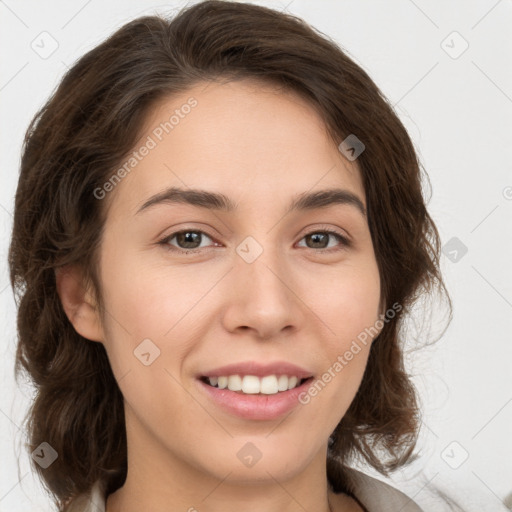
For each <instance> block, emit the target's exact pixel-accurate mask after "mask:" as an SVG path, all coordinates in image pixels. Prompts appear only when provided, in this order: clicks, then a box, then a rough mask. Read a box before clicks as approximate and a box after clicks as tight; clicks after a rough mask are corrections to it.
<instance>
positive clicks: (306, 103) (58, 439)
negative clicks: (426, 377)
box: [9, 1, 446, 512]
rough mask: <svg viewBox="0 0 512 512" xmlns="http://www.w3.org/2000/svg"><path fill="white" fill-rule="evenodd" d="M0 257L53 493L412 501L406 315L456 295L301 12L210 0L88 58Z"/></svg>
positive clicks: (402, 155)
mask: <svg viewBox="0 0 512 512" xmlns="http://www.w3.org/2000/svg"><path fill="white" fill-rule="evenodd" d="M9 256H10V272H11V282H12V285H13V288H14V289H15V290H16V291H17V294H18V300H19V317H18V331H19V345H18V352H17V370H18V371H20V370H21V369H24V370H26V371H27V372H28V374H29V375H30V376H31V378H32V379H33V381H34V383H35V385H36V386H37V390H38V391H37V396H36V398H35V401H34V404H33V407H32V409H31V411H30V416H29V432H30V443H29V444H30V451H31V452H32V458H33V460H34V461H35V464H34V466H35V467H36V469H37V470H38V472H39V474H40V476H41V478H42V479H43V481H44V483H45V484H46V486H47V487H48V489H49V490H50V491H51V492H52V493H53V495H54V498H55V502H56V504H57V506H58V508H59V510H62V511H78V510H79V511H84V510H91V511H92V510H101V511H103V510H104V511H106V512H118V511H123V512H131V511H135V510H152V511H163V510H166V511H168V510H173V511H174V510H189V511H193V510H199V511H212V512H213V511H217V510H220V509H222V510H224V511H226V510H227V511H229V510H240V509H243V510H258V511H262V510H264V511H277V510H279V511H282V510H286V511H296V510H297V511H298V510H314V511H320V512H327V511H337V512H345V511H361V510H363V511H371V512H373V511H377V510H379V511H383V510H384V511H385V510H393V511H396V510H402V511H404V512H405V511H417V510H420V509H419V507H418V506H417V505H416V504H415V503H414V502H413V501H412V500H410V499H409V498H407V497H406V496H405V495H403V494H402V493H400V492H399V491H398V490H396V489H393V488H392V487H391V486H388V485H386V484H383V483H381V482H379V481H378V480H376V479H374V478H372V477H370V476H368V475H365V474H364V473H362V472H360V471H356V470H355V469H352V468H351V467H350V463H353V462H356V461H358V460H361V461H363V462H366V463H367V464H369V465H370V466H372V467H373V468H375V469H376V470H378V471H379V472H380V473H382V474H383V475H388V474H390V472H391V471H392V470H394V469H397V468H399V467H401V466H403V465H405V464H406V463H407V462H409V461H410V460H412V458H413V457H414V455H413V451H414V446H415V442H416V439H417V435H418V429H419V421H420V420H419V411H418V407H417V401H416V395H415V390H414V388H413V386H412V383H411V382H410V380H409V377H408V375H407V373H406V371H405V369H404V365H403V353H402V351H403V342H404V340H402V339H401V338H400V337H399V333H400V326H401V325H402V324H403V322H404V320H405V318H406V314H407V313H408V312H409V311H410V309H411V307H412V306H413V304H414V302H415V300H416V298H417V297H418V296H420V295H421V294H422V293H426V292H430V291H433V290H434V288H437V289H439V290H441V291H442V292H444V293H446V290H445V288H444V284H443V281H442V278H441V275H440V272H439V235H438V232H437V230H436V227H435V225H434V224H433V222H432V219H431V218H430V216H429V214H428V212H427V210H426V207H425V202H424V199H423V197H422V192H421V173H420V168H419V165H418V161H417V157H416V154H415V151H414V148H413V145H412V143H411V140H410V138H409V136H408V134H407V132H406V130H405V129H404V127H403V125H402V124H401V122H400V121H399V119H398V118H397V116H396V115H395V114H394V112H393V110H392V109H391V107H390V106H389V104H388V102H387V101H386V100H385V98H384V97H383V96H382V94H381V93H380V91H379V89H378V88H377V87H376V85H375V84H374V83H373V82H372V80H371V79H370V78H369V76H368V75H367V74H366V73H365V72H364V71H363V70H362V69H361V68H360V67H359V66H357V65H356V64H355V63H354V62H353V61H352V60H350V59H349V58H348V57H347V56H346V55H345V54H344V53H343V52H342V50H341V49H340V48H339V47H338V46H337V45H336V44H334V43H333V42H332V41H329V40H328V39H326V38H325V37H324V36H321V35H319V34H318V33H317V32H316V31H315V30H314V29H312V28H310V27H309V26H307V25H306V24H305V23H304V22H302V21H301V20H299V19H296V18H294V17H292V16H289V15H285V14H282V13H278V12H276V11H273V10H271V9H268V8H264V7H260V6H254V5H246V4H240V3H231V2H218V1H206V2H201V3H199V4H196V5H194V6H192V7H190V8H187V9H185V10H183V11H182V12H181V13H180V14H179V15H178V16H176V17H175V18H174V19H173V20H171V21H167V20H165V19H162V18H159V17H144V18H140V19H137V20H134V21H133V22H131V23H129V24H127V25H125V26H124V27H122V28H121V29H119V30H118V31H117V32H116V33H115V34H114V35H112V36H111V37H110V38H109V39H108V40H107V41H105V42H104V43H102V44H101V45H99V46H98V47H96V48H95V49H93V50H92V51H90V52H89V53H88V54H86V55H85V56H84V57H82V58H81V59H80V60H79V61H78V62H77V63H76V64H75V65H74V66H73V67H72V68H71V69H70V70H69V72H68V73H67V74H66V76H65V77H64V79H63V80H62V82H61V84H60V86H59V88H58V89H57V91H56V92H55V94H54V95H53V97H52V98H51V99H50V100H49V102H48V103H47V104H46V105H45V107H44V108H43V109H42V110H41V111H40V112H39V113H38V115H37V116H36V117H35V119H34V121H33V122H32V124H31V126H30V128H29V130H28V132H27V137H26V141H25V147H24V153H23V158H22V165H21V175H20V179H19V184H18V189H17V193H16V202H15V215H14V228H13V237H12V242H11V247H10V255H9Z"/></svg>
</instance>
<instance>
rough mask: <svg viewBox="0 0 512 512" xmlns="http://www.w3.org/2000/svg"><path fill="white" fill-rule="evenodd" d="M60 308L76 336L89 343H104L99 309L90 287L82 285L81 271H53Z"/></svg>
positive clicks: (65, 268)
mask: <svg viewBox="0 0 512 512" xmlns="http://www.w3.org/2000/svg"><path fill="white" fill-rule="evenodd" d="M55 279H56V284H57V293H58V295H59V298H60V301H61V304H62V308H63V309H64V312H65V313H66V316H67V317H68V319H69V321H70V322H71V324H72V325H73V327H74V328H75V331H76V332H78V334H80V335H82V336H83V337H84V338H87V339H88V340H91V341H100V342H101V341H104V333H103V327H102V325H101V318H100V313H99V309H98V306H97V303H96V300H95V298H94V294H93V293H92V289H91V287H90V286H85V285H84V284H83V276H82V272H81V269H80V268H79V267H77V266H65V267H60V268H58V269H56V270H55Z"/></svg>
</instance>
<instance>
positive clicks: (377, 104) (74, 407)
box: [9, 0, 451, 510]
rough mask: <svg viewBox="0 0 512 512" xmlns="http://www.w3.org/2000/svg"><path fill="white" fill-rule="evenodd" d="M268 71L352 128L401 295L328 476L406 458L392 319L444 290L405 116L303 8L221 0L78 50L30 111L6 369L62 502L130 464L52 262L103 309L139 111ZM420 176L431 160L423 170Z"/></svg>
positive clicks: (12, 262) (382, 249) (95, 347)
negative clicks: (29, 388)
mask: <svg viewBox="0 0 512 512" xmlns="http://www.w3.org/2000/svg"><path fill="white" fill-rule="evenodd" d="M237 79H255V80H263V81H265V82H268V83H269V84H272V85H274V86H277V87H280V88H282V89H284V90H291V91H293V92H295V93H297V94H299V95H301V96H302V97H303V98H305V99H306V100H307V101H308V102H309V103H310V104H311V105H312V106H313V107H314V108H315V109H316V111H317V112H318V113H319V115H320V116H321V117H322V119H323V120H324V122H325V126H326V128H327V130H328V133H329V136H330V137H331V138H332V141H333V143H335V144H336V145H338V144H340V142H341V141H342V140H344V139H345V138H346V137H347V136H348V135H350V134H355V135H356V136H357V137H358V138H359V139H360V140H361V141H363V143H364V144H365V150H364V152H363V153H362V154H361V155H360V156H359V157H358V159H357V164H358V167H359V169H360V172H361V175H362V179H363V183H364V187H365V193H366V203H367V209H368V223H369V228H370V232H371V236H372V240H373V246H374V250H375V255H376V259H377V263H378V268H379V272H380V279H381V295H382V296H381V299H382V303H383V304H386V305H388V306H389V305H391V304H394V303H398V304H400V305H401V306H402V308H401V309H400V311H396V316H395V318H394V320H393V321H389V322H386V323H385V325H384V328H383V330H382V332H381V333H380V335H379V336H378V338H377V339H376V340H375V341H374V343H373V344H372V346H371V350H370V355H369V360H368V364H367V367H366V371H365V374H364V376H363V380H362V383H361V386H360V388H359V390H358V392H357V394H356V396H355V398H354V400H353V402H352V404H351V405H350V407H349V409H348V411H347V413H346V414H345V416H344V417H343V419H342V420H341V422H340V423H339V425H338V426H337V427H336V429H335V431H334V432H333V433H332V435H331V438H330V443H329V450H328V459H327V474H328V479H329V482H330V485H331V486H332V487H333V489H334V490H335V491H337V492H343V491H345V492H346V487H345V483H344V482H345V480H344V479H345V477H347V478H348V475H347V474H346V473H345V471H344V468H345V467H346V466H348V465H349V463H350V462H354V461H355V460H356V459H358V460H362V461H363V462H366V463H368V464H370V465H371V466H373V467H374V468H375V469H377V470H378V471H379V472H381V473H382V474H383V475H388V474H389V472H390V471H393V470H394V469H396V468H398V467H400V466H403V465H404V464H407V463H408V462H410V461H411V460H412V458H414V456H415V455H414V453H413V452H414V447H415V445H416V442H417V438H418V432H419V423H420V413H419V406H418V403H419V402H418V398H417V394H416V391H415V388H414V386H413V384H412V382H411V379H410V376H409V375H408V374H407V372H406V369H405V366H404V343H405V342H406V341H409V340H405V339H403V336H402V335H401V326H402V325H403V323H404V322H405V320H406V319H407V316H408V313H409V312H410V310H411V308H412V306H413V305H414V304H415V303H416V301H417V299H418V298H419V297H420V296H423V295H425V294H431V293H433V292H434V291H435V290H437V291H440V292H441V293H442V294H443V295H444V296H445V297H446V298H447V299H448V302H449V306H450V317H451V302H450V298H449V295H448V292H447V290H446V288H445V285H444V283H443V279H442V276H441V273H440V268H439V257H440V237H439V234H438V231H437V229H436V226H435V224H434V223H433V221H432V219H431V217H430V216H429V214H428V212H427V209H426V206H425V199H424V197H423V195H422V172H424V171H423V169H422V167H421V165H420V163H419V161H418V158H417V155H416V152H415V150H414V147H413V144H412V142H411V139H410V138H409V136H408V134H407V132H406V129H405V128H404V126H403V124H402V123H401V121H400V120H399V118H398V117H397V115H396V114H395V112H394V111H393V108H392V106H391V105H390V103H389V101H388V100H387V99H386V98H385V97H384V95H383V94H382V93H381V91H380V90H379V89H378V87H377V86H376V85H375V83H374V82H373V81H372V79H371V78H370V77H369V75H368V74H367V73H366V72H365V71H364V70H363V69H362V68H361V67H360V66H359V65H357V64H356V63H355V62H354V61H353V60H352V59H351V58H350V57H349V56H348V55H347V54H346V52H344V51H343V50H342V49H341V48H340V47H339V46H338V45H337V44H336V43H335V42H334V41H332V40H331V39H329V38H328V37H326V36H325V35H323V34H321V33H320V32H318V31H316V30H315V29H314V28H312V27H310V26H309V25H308V24H306V23H305V22H304V21H303V20H301V19H299V18H296V17H295V16H292V15H290V14H285V13H280V12H277V11H275V10H272V9H269V8H266V7H262V6H257V5H250V4H244V3H239V2H229V1H216V0H211V1H204V2H201V3H198V4H195V5H193V6H191V7H187V8H185V9H182V10H181V11H180V12H179V13H178V14H177V15H176V16H175V17H173V18H171V19H166V18H165V17H161V16H145V17H141V18H138V19H135V20H134V21H131V22H130V23H127V24H126V25H124V26H123V27H121V28H120V29H118V30H117V31H116V32H115V33H114V34H113V35H111V36H110V37H109V38H108V39H107V40H105V41H104V42H103V43H101V44H100V45H98V46H97V47H95V48H94V49H93V50H91V51H89V52H88V53H87V54H85V55H84V56H83V57H82V58H80V59H79V60H78V61H77V62H76V63H75V64H74V65H73V66H72V67H71V69H70V70H69V71H68V72H67V73H66V74H65V76H64V77H63V79H62V81H61V83H60V85H59V86H58V88H57V89H56V91H55V92H54V94H53V95H52V97H51V98H50V99H49V100H48V102H47V103H46V104H45V105H44V106H43V107H42V109H41V110H40V111H39V112H38V113H37V114H36V116H35V117H34V119H33V120H32V122H31V124H30V126H29V128H28V130H27V133H26V136H25V140H24V145H23V154H22V160H21V173H20V177H19V183H18V187H17V191H16V198H15V210H14V226H13V232H12V239H11V245H10V249H9V266H10V279H11V285H12V287H13V290H14V294H15V298H16V303H17V305H18V317H17V330H18V345H17V353H16V378H18V377H19V374H20V371H22V370H24V371H25V372H26V373H27V374H28V376H29V377H30V379H31V380H32V382H33V383H34V385H35V388H36V394H35V399H34V402H33V405H32V407H31V409H30V411H29V412H28V414H27V418H26V420H25V421H26V426H27V429H26V430H27V432H28V443H27V448H28V449H29V450H30V451H32V450H34V449H35V448H36V447H37V446H38V445H39V444H40V443H41V442H47V443H49V444H50V445H51V446H52V447H53V448H54V449H55V450H56V451H57V453H58V458H57V460H56V461H55V462H54V463H53V464H51V465H50V466H49V467H48V468H46V469H42V468H41V467H39V465H37V464H34V467H35V469H36V470H37V471H38V473H39V475H40V477H41V479H42V481H43V483H44V484H45V486H46V487H47V489H48V490H49V491H50V492H51V493H52V497H53V499H54V501H55V503H56V504H57V506H58V507H59V510H66V509H67V507H68V505H69V503H70V502H72V501H73V499H74V498H75V497H76V496H77V495H79V494H81V493H83V492H86V491H88V490H90V488H91V486H92V485H93V484H94V483H95V482H96V481H97V480H98V479H101V480H103V481H105V482H106V488H107V492H108V493H110V492H113V491H114V490H115V489H117V488H118V487H120V486H121V485H122V484H123V482H124V480H125V478H126V471H127V447H126V432H125V423H124V408H123V396H122V394H121V391H120V389H119V387H118V384H117V382H116V379H115V377H114V375H113V373H112V370H111V367H110V364H109V360H108V358H107V354H106V351H105V349H104V346H103V345H102V344H101V343H95V342H90V341H88V340H86V339H85V338H83V337H81V336H80V335H79V334H78V333H77V332H76V331H75V330H74V328H73V326H72V324H71V323H70V322H69V320H68V318H67V316H66V314H65V313H64V310H63V307H62V304H61V302H60V300H59V297H58V294H57V290H56V271H57V269H59V268H62V267H64V266H66V265H71V264H74V265H79V266H80V267H81V268H82V269H83V272H84V276H85V278H84V279H85V280H86V281H87V282H89V283H91V284H92V285H93V287H94V288H93V289H94V290H95V292H96V295H97V296H96V299H97V303H98V306H99V307H100V311H103V312H104V304H103V301H102V292H101V283H100V282H99V279H98V275H97V269H98V254H99V251H100V247H101V238H102V230H103V226H104V222H105V218H106V215H107V210H106V208H105V204H106V201H99V200H98V199H96V197H95V195H94V193H93V191H94V190H95V189H96V188H97V187H101V185H102V184H104V183H105V182H106V181H107V179H108V177H110V176H111V175H112V173H113V171H114V170H115V169H117V168H118V165H119V164H120V162H122V161H123V159H124V158H125V156H126V155H127V154H128V153H129V152H130V150H132V149H133V146H134V144H135V143H136V141H137V139H138V137H139V135H140V132H141V129H142V127H143V125H144V120H145V119H146V117H147V115H148V113H149V111H150V109H151V108H152V107H153V106H154V105H155V104H156V103H157V102H158V101H159V100H161V99H163V98H164V97H168V96H169V95H172V94H173V93H182V92H184V91H186V90H187V89H188V88H190V87H191V86H193V85H195V84H197V83H199V82H201V81H206V82H209V81H210V82H211V81H222V80H224V81H230V80H237ZM425 175H426V173H425Z"/></svg>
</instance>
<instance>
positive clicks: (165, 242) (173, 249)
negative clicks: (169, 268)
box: [158, 228, 352, 254]
mask: <svg viewBox="0 0 512 512" xmlns="http://www.w3.org/2000/svg"><path fill="white" fill-rule="evenodd" d="M181 233H201V234H202V235H206V236H207V237H208V238H210V239H211V240H212V241H214V237H212V236H210V235H209V234H208V233H206V232H204V231H202V230H199V229H180V230H179V231H175V232H174V233H171V234H170V235H167V236H165V237H164V238H162V239H160V240H159V241H158V244H159V245H162V246H164V248H165V249H166V250H168V251H171V252H177V253H181V254H190V253H192V254H197V253H199V252H200V251H202V250H204V249H208V248H205V247H203V248H195V249H182V248H180V247H175V246H173V245H170V244H169V241H170V240H172V239H173V238H174V237H175V236H176V235H179V234H181ZM318 233H322V234H328V235H332V236H334V237H335V238H336V239H337V240H338V241H339V242H340V243H341V246H340V247H338V248H330V249H314V248H310V247H305V248H306V249H310V250H312V251H315V252H323V253H332V252H338V251H342V250H346V249H348V248H350V247H351V246H352V243H351V241H350V240H349V239H348V238H346V237H345V236H344V235H342V234H341V233H338V232H337V231H334V230H332V229H321V228H320V229H316V230H314V231H310V232H309V233H306V234H305V235H304V236H303V237H302V238H301V240H303V239H304V238H306V237H307V236H310V235H314V234H318Z"/></svg>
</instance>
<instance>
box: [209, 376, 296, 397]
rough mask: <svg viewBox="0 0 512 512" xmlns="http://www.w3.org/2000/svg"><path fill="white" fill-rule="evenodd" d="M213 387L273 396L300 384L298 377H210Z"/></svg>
mask: <svg viewBox="0 0 512 512" xmlns="http://www.w3.org/2000/svg"><path fill="white" fill-rule="evenodd" d="M208 381H209V382H210V384H211V385H212V386H217V387H219V388H220V389H225V388H228V389H229V390H230V391H241V392H242V393H247V394H251V395H252V394H257V393H263V394H265V395H273V394H275V393H277V392H279V391H286V390H288V389H293V388H295V387H297V385H298V384H299V383H300V379H299V378H298V377H295V376H292V377H288V376H287V375H280V376H279V377H278V376H277V375H267V376H265V377H261V378H260V377H256V376H255V375H244V376H243V377H242V376H241V375H229V376H222V377H208Z"/></svg>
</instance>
